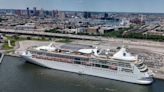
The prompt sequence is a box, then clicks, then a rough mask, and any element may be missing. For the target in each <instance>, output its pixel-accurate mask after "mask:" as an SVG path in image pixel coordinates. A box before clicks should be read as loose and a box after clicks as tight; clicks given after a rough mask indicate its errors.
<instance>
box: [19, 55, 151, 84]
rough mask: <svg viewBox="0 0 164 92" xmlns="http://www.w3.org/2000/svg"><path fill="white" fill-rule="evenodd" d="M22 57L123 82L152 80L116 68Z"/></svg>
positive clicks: (46, 64) (49, 65) (58, 68)
mask: <svg viewBox="0 0 164 92" xmlns="http://www.w3.org/2000/svg"><path fill="white" fill-rule="evenodd" d="M22 57H23V58H24V59H25V60H26V61H28V62H31V63H34V64H37V65H40V66H43V67H47V68H52V69H57V70H63V71H68V72H74V73H79V74H86V75H92V76H97V77H102V78H108V79H114V80H119V81H125V82H130V83H136V84H151V83H152V82H153V78H151V77H149V78H146V79H145V78H144V79H142V78H139V77H137V75H135V74H133V73H125V72H119V71H116V70H110V69H102V68H97V67H91V66H84V65H79V64H71V63H64V62H57V61H50V60H43V59H36V58H32V57H30V56H25V55H22Z"/></svg>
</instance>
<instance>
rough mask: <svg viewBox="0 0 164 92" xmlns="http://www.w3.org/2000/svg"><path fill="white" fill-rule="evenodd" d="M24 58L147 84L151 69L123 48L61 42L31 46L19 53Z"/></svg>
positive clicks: (80, 71) (53, 67)
mask: <svg viewBox="0 0 164 92" xmlns="http://www.w3.org/2000/svg"><path fill="white" fill-rule="evenodd" d="M21 56H22V57H23V58H24V59H25V60H26V61H28V62H31V63H34V64H36V65H40V66H43V67H47V68H51V69H56V70H62V71H68V72H74V73H78V74H86V75H92V76H97V77H102V78H107V79H113V80H119V81H124V82H129V83H136V84H151V83H152V82H153V76H152V72H151V71H150V70H148V67H147V66H146V64H144V62H143V60H142V59H139V58H138V57H137V56H134V55H132V54H131V53H129V52H128V51H127V50H126V48H125V47H121V48H119V49H118V48H117V49H103V48H97V47H94V46H92V45H82V44H64V45H60V46H55V45H54V44H53V43H51V44H49V45H47V46H38V47H37V46H33V47H30V48H28V49H27V50H26V51H24V52H23V53H22V55H21Z"/></svg>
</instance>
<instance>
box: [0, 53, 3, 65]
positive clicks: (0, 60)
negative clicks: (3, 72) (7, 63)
mask: <svg viewBox="0 0 164 92" xmlns="http://www.w3.org/2000/svg"><path fill="white" fill-rule="evenodd" d="M3 57H4V54H3V53H0V64H1V63H2V60H3Z"/></svg>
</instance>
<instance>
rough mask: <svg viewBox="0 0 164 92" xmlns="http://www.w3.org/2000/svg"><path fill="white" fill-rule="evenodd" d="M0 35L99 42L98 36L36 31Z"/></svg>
mask: <svg viewBox="0 0 164 92" xmlns="http://www.w3.org/2000/svg"><path fill="white" fill-rule="evenodd" d="M0 33H5V34H19V35H29V36H41V37H56V38H70V39H79V40H93V41H98V40H100V37H98V36H83V35H73V34H60V33H48V32H38V31H25V30H13V29H0Z"/></svg>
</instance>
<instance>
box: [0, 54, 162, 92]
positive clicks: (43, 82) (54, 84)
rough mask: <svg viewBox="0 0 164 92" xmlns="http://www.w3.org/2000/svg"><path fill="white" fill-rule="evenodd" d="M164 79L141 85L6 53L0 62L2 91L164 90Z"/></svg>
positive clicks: (112, 91)
mask: <svg viewBox="0 0 164 92" xmlns="http://www.w3.org/2000/svg"><path fill="white" fill-rule="evenodd" d="M163 90H164V81H163V80H158V79H155V81H154V82H153V83H152V84H151V85H138V84H131V83H126V82H121V81H115V80H110V79H104V78H98V77H93V76H87V75H79V74H75V73H69V72H64V71H58V70H53V69H48V68H43V67H40V66H37V65H34V64H31V63H27V62H25V61H24V60H23V59H22V58H18V57H11V56H5V57H4V58H3V61H2V63H1V64H0V92H162V91H163Z"/></svg>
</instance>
